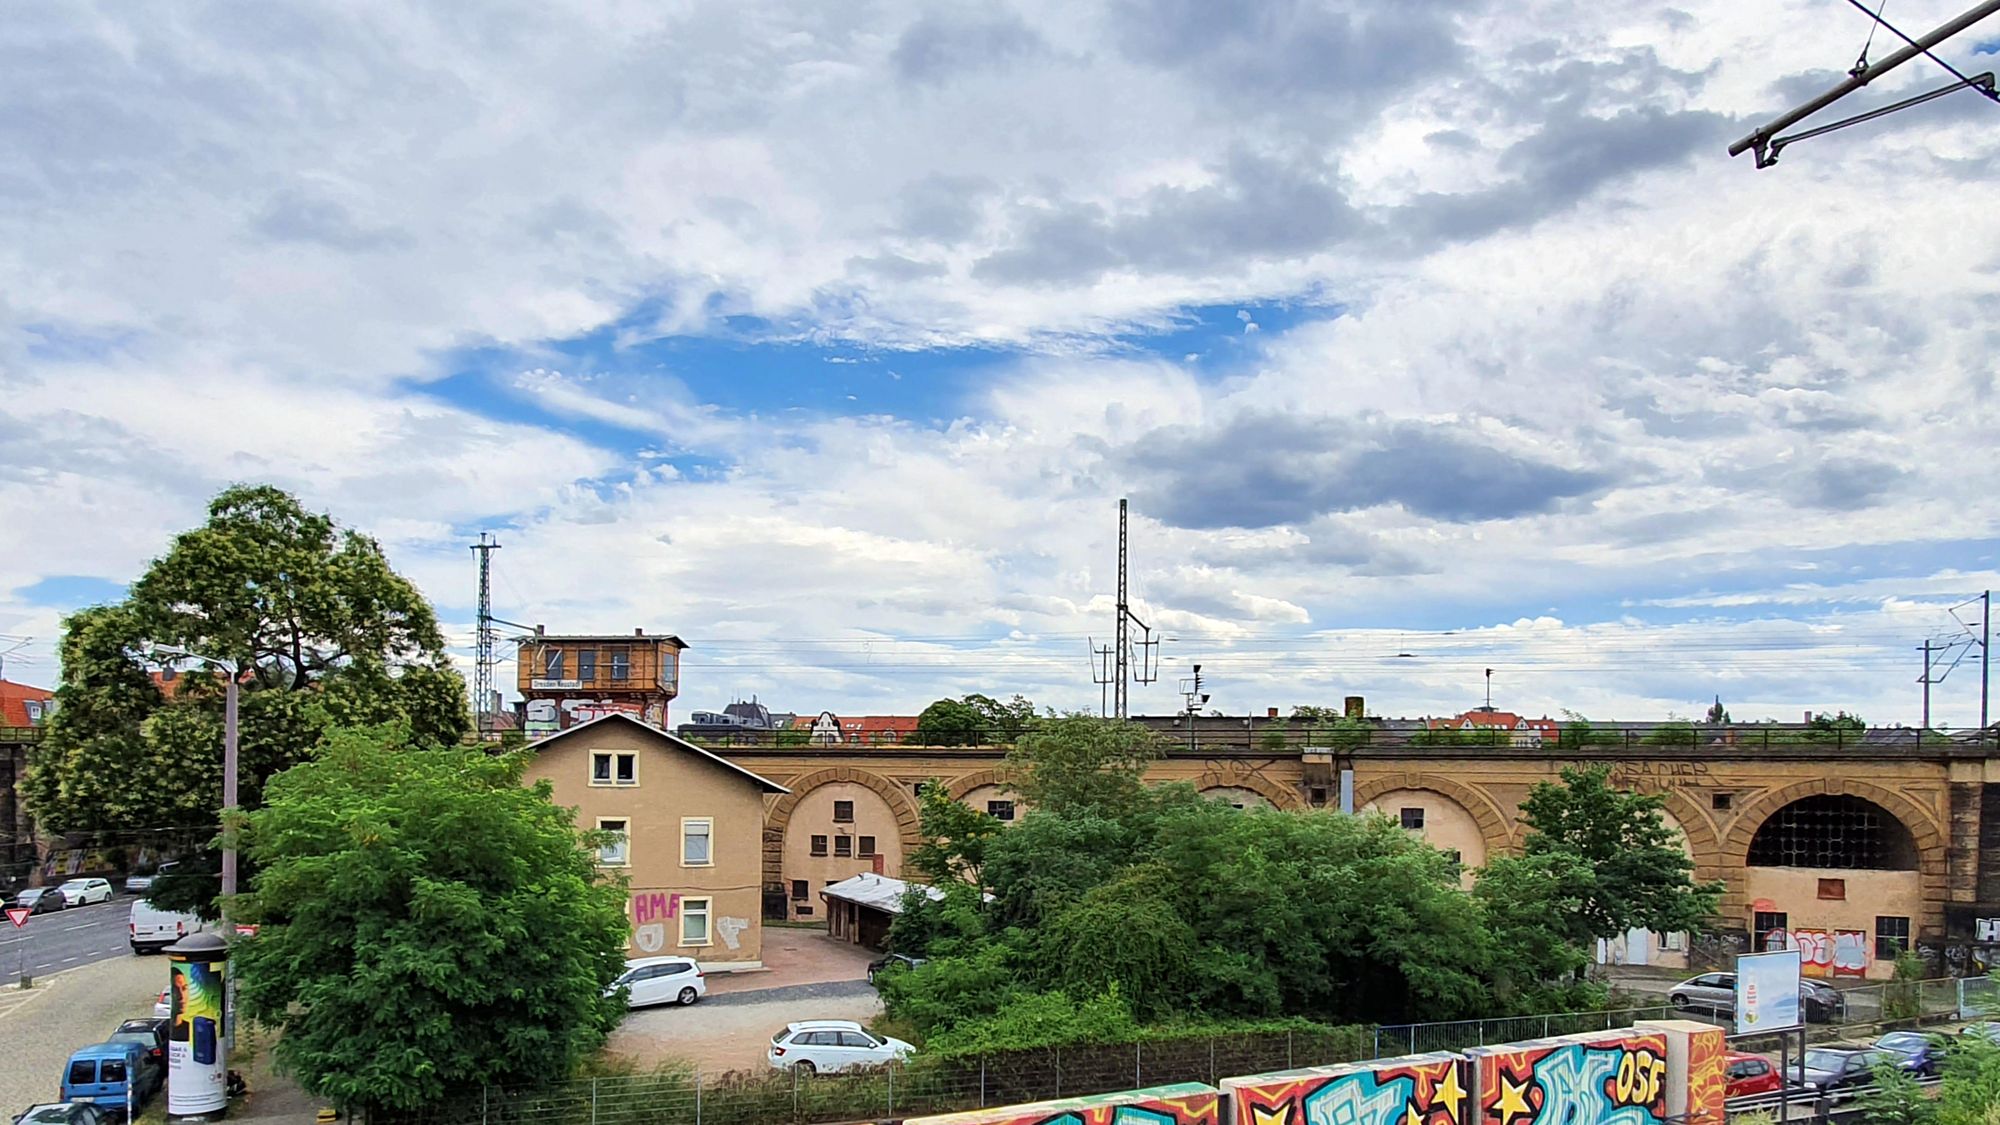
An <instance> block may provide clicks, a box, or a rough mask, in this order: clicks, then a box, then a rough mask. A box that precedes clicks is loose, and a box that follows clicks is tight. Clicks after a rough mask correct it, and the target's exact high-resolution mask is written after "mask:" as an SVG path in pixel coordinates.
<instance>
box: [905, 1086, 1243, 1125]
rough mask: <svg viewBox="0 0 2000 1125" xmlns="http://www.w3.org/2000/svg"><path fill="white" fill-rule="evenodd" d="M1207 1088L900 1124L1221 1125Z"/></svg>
mask: <svg viewBox="0 0 2000 1125" xmlns="http://www.w3.org/2000/svg"><path fill="white" fill-rule="evenodd" d="M1218 1098H1219V1096H1218V1094H1217V1092H1216V1090H1215V1088H1214V1087H1212V1086H1207V1085H1203V1084H1202V1083H1200V1082H1184V1083H1182V1084H1180V1085H1178V1086H1156V1087H1153V1088H1152V1089H1149V1090H1131V1091H1127V1092H1126V1093H1122V1094H1100V1095H1098V1096H1096V1097H1089V1098H1065V1099H1063V1100H1061V1101H1054V1102H1036V1103H1034V1104H1032V1105H1011V1106H1003V1107H1000V1108H996V1109H975V1110H968V1111H966V1112H964V1113H947V1114H943V1115H941V1116H938V1117H912V1118H909V1119H908V1120H906V1121H904V1122H903V1125H1220V1123H1219V1122H1218V1120H1217V1118H1218V1116H1219V1115H1220V1112H1221V1110H1220V1106H1219V1100H1218Z"/></svg>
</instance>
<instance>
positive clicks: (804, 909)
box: [795, 902, 813, 918]
mask: <svg viewBox="0 0 2000 1125" xmlns="http://www.w3.org/2000/svg"><path fill="white" fill-rule="evenodd" d="M795 913H796V914H798V916H799V917H801V918H810V917H812V913H813V908H812V907H810V906H807V905H806V904H805V903H803V902H802V903H799V905H798V907H797V909H796V910H795Z"/></svg>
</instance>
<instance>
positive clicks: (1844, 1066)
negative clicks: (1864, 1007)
mask: <svg viewBox="0 0 2000 1125" xmlns="http://www.w3.org/2000/svg"><path fill="white" fill-rule="evenodd" d="M1895 1058H1896V1056H1895V1055H1892V1054H1890V1053H1889V1052H1887V1051H1878V1050H1876V1049H1875V1048H1873V1047H1864V1046H1860V1045H1852V1044H1850V1045H1843V1046H1835V1047H1811V1048H1808V1049H1807V1050H1806V1053H1805V1057H1804V1058H1802V1059H1800V1060H1799V1061H1798V1062H1796V1063H1793V1064H1792V1078H1793V1080H1794V1081H1795V1082H1796V1083H1797V1084H1798V1085H1801V1086H1806V1087H1810V1088H1811V1089H1812V1091H1813V1092H1814V1093H1816V1094H1832V1093H1839V1092H1843V1091H1849V1090H1854V1089H1857V1088H1859V1087H1862V1086H1866V1085H1869V1084H1870V1083H1872V1082H1874V1081H1875V1064H1876V1063H1877V1062H1880V1061H1882V1060H1884V1059H1890V1060H1893V1059H1895Z"/></svg>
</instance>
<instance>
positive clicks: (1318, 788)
mask: <svg viewBox="0 0 2000 1125" xmlns="http://www.w3.org/2000/svg"><path fill="white" fill-rule="evenodd" d="M1306 800H1307V801H1309V802H1311V803H1312V807H1313V808H1316V809H1322V808H1325V807H1326V786H1324V785H1315V786H1313V787H1312V788H1310V789H1308V790H1306Z"/></svg>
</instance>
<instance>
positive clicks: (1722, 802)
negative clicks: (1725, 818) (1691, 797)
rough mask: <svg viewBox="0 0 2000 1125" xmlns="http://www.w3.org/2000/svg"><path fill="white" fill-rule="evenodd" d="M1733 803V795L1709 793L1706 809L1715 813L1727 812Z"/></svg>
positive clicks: (1734, 801)
mask: <svg viewBox="0 0 2000 1125" xmlns="http://www.w3.org/2000/svg"><path fill="white" fill-rule="evenodd" d="M1735 803H1736V794H1734V793H1710V794H1709V795H1708V807H1709V808H1711V809H1714V810H1715V811H1717V812H1728V811H1729V809H1730V807H1731V806H1733V805H1734V804H1735Z"/></svg>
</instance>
